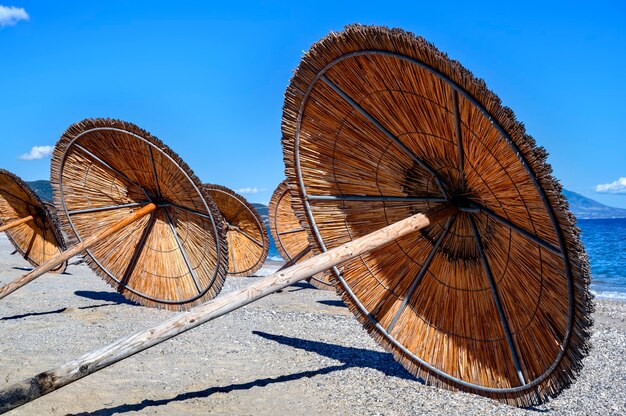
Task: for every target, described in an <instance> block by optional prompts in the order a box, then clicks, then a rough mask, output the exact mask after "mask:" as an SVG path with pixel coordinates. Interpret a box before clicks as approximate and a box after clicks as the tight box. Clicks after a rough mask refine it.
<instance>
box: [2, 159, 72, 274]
mask: <svg viewBox="0 0 626 416" xmlns="http://www.w3.org/2000/svg"><path fill="white" fill-rule="evenodd" d="M0 226H1V227H0V230H2V231H4V232H5V233H6V236H7V238H8V239H9V241H10V242H11V243H12V244H13V246H14V247H15V249H16V250H17V251H18V252H19V253H20V254H21V255H22V256H23V257H24V258H25V259H26V260H27V261H28V262H29V263H30V264H32V265H33V266H35V267H37V266H39V265H40V264H41V263H44V262H45V261H46V260H48V259H50V258H52V257H54V256H56V255H58V254H59V253H61V252H62V251H63V250H65V242H64V240H63V236H62V234H61V231H60V230H59V228H58V226H57V219H56V215H55V214H53V213H52V212H51V210H50V209H49V207H48V205H47V204H46V203H44V202H43V201H42V200H41V199H40V198H39V196H38V195H37V194H36V193H35V192H33V190H32V189H30V187H29V186H28V185H27V184H26V183H24V181H22V180H21V179H20V178H19V177H18V176H16V175H14V174H12V173H11V172H8V171H6V170H4V169H0ZM66 266H67V262H62V263H61V264H59V265H58V266H56V267H55V268H53V269H51V270H50V271H51V272H53V273H63V272H64V271H65V268H66Z"/></svg>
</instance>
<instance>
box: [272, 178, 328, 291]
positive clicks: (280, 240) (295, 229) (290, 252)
mask: <svg viewBox="0 0 626 416" xmlns="http://www.w3.org/2000/svg"><path fill="white" fill-rule="evenodd" d="M291 203H292V201H291V193H290V192H289V186H288V185H287V181H286V180H285V181H282V182H281V183H280V184H279V185H278V187H276V189H275V190H274V193H273V194H272V198H271V199H270V204H269V220H270V232H271V233H272V237H274V241H275V242H276V249H277V250H278V252H279V253H280V255H281V257H282V258H283V259H285V260H287V261H293V262H294V263H297V262H299V261H303V260H306V259H308V258H311V257H312V256H313V250H312V249H311V245H310V244H309V239H308V237H307V231H306V230H305V229H304V228H303V227H302V226H301V225H300V221H299V220H298V217H296V214H295V212H294V211H293V208H292V207H291ZM308 282H309V283H310V284H312V285H313V286H315V287H316V288H318V289H323V290H334V286H333V284H332V282H331V272H326V273H318V274H316V275H315V276H312V277H311V278H310V279H309V280H308Z"/></svg>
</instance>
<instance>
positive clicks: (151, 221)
mask: <svg viewBox="0 0 626 416" xmlns="http://www.w3.org/2000/svg"><path fill="white" fill-rule="evenodd" d="M155 222H156V216H155V215H154V213H153V212H152V213H150V216H149V218H148V224H147V225H146V228H144V230H143V231H142V233H141V238H140V240H139V243H138V244H137V246H136V247H135V251H134V252H133V257H132V258H131V259H130V263H128V267H127V268H126V271H125V272H124V277H122V280H121V282H120V283H121V284H122V285H123V286H126V284H128V280H129V279H130V276H131V275H132V274H133V271H135V266H136V265H137V261H138V260H139V256H140V255H141V252H142V251H143V248H144V246H145V245H146V240H147V239H148V236H149V235H150V233H151V232H152V228H153V227H154V223H155Z"/></svg>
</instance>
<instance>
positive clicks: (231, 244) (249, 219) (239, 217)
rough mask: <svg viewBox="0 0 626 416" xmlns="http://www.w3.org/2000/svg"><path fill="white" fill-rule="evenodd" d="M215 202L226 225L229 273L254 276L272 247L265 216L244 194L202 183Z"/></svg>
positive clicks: (231, 274)
mask: <svg viewBox="0 0 626 416" xmlns="http://www.w3.org/2000/svg"><path fill="white" fill-rule="evenodd" d="M202 186H203V188H204V190H206V191H207V192H208V193H209V195H211V197H212V198H213V201H215V204H216V205H217V208H218V209H219V210H220V212H221V214H222V218H223V223H224V226H225V227H226V241H227V243H228V275H230V276H251V275H253V274H254V273H255V272H256V271H257V270H259V269H260V268H261V266H262V265H263V263H264V262H265V259H266V258H267V252H268V250H269V238H268V236H267V228H266V227H265V223H264V222H263V218H261V216H260V215H259V213H258V212H257V210H256V209H254V207H253V206H252V205H251V204H250V203H249V202H248V201H247V200H246V199H245V198H244V197H242V196H241V195H239V194H237V193H236V192H235V191H233V190H232V189H229V188H227V187H225V186H221V185H214V184H204V185H202Z"/></svg>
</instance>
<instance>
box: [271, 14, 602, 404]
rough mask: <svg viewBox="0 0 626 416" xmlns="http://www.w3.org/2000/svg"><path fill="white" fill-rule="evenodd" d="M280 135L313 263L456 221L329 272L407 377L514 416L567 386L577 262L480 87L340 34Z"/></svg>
mask: <svg viewBox="0 0 626 416" xmlns="http://www.w3.org/2000/svg"><path fill="white" fill-rule="evenodd" d="M282 131H283V151H284V160H285V165H286V168H285V172H286V176H287V180H288V182H289V186H290V189H291V191H292V195H293V196H294V198H296V197H297V198H298V199H300V201H301V203H300V204H294V209H296V215H297V216H298V218H299V220H300V223H301V225H302V226H303V227H304V228H305V229H307V231H309V235H310V240H311V244H314V245H315V248H316V250H326V249H330V248H332V247H336V246H338V245H340V244H342V243H345V242H347V241H350V240H352V239H354V238H357V237H360V236H363V235H365V234H368V233H370V232H371V231H373V230H376V229H380V228H382V227H384V226H386V225H388V224H390V223H393V222H396V221H398V220H400V219H403V218H406V217H408V216H410V215H412V214H415V213H418V212H426V213H427V212H428V211H429V210H430V209H433V208H436V207H439V206H442V205H446V204H452V205H455V206H457V207H458V209H459V212H458V214H457V215H455V216H453V217H450V218H448V219H447V220H445V221H442V222H439V223H435V224H431V226H429V227H428V228H427V229H425V230H424V231H421V232H419V233H415V234H412V235H409V236H407V237H405V238H402V239H399V240H397V241H396V242H395V243H393V244H390V245H387V246H386V247H384V248H382V249H379V250H375V251H374V252H372V253H370V254H368V255H363V256H361V257H360V258H357V259H355V260H353V261H350V262H348V263H346V264H344V265H343V266H342V267H341V270H340V271H341V274H340V275H339V281H340V283H341V287H340V289H341V291H342V293H343V299H344V301H345V302H347V303H348V304H349V306H350V309H351V310H352V311H353V312H354V313H355V314H356V315H357V317H358V318H359V319H360V321H361V322H362V323H363V325H364V326H365V328H367V330H368V331H369V332H370V333H371V334H372V335H373V337H374V338H375V339H376V340H378V341H379V342H380V343H381V344H382V345H383V346H385V347H386V348H387V349H388V350H389V351H391V352H392V353H393V355H394V356H395V358H396V359H397V360H398V361H400V362H401V363H402V364H403V365H404V366H405V367H406V368H407V369H408V370H409V371H411V372H412V373H413V374H415V375H417V376H419V377H422V378H423V379H424V380H425V381H426V382H427V383H428V384H433V385H437V386H442V387H446V388H451V389H458V390H463V391H468V392H473V393H477V394H481V395H485V396H488V397H492V398H494V399H497V400H501V401H503V402H506V403H510V404H514V405H520V406H527V405H532V404H536V403H540V402H543V401H545V400H546V399H547V398H549V397H553V396H555V395H557V394H558V393H559V392H560V391H561V390H562V389H564V388H565V387H567V386H568V385H570V383H571V382H572V380H573V379H574V377H575V376H576V374H577V373H578V372H579V371H580V369H581V366H582V358H583V357H585V356H586V355H587V353H588V349H589V336H590V327H591V325H592V320H591V316H590V315H591V311H592V308H593V307H592V303H591V296H590V294H589V291H588V285H589V268H588V262H587V257H586V254H585V252H584V249H583V247H582V245H581V243H580V240H579V231H578V229H577V228H576V227H575V220H574V218H573V216H572V215H571V214H570V213H569V211H568V209H567V204H566V201H565V199H564V197H563V195H562V194H561V186H560V185H559V183H558V182H557V181H556V180H555V179H554V178H553V177H552V175H551V169H550V166H549V165H548V164H547V163H546V152H545V151H544V150H543V149H542V148H540V147H538V146H537V145H536V144H535V141H534V140H533V139H532V138H531V137H530V136H528V135H527V134H526V132H525V130H524V126H523V125H522V124H521V123H520V122H518V121H517V120H516V119H515V117H514V115H513V112H512V111H511V110H510V109H508V108H506V107H504V106H503V105H502V104H501V102H500V100H499V99H498V97H497V96H496V95H495V94H494V93H493V92H491V91H490V90H489V89H487V87H486V85H485V83H484V82H483V81H482V80H479V79H476V78H475V77H474V76H473V75H472V74H471V73H470V72H469V71H468V70H466V69H465V68H463V67H462V66H461V65H460V64H459V63H458V62H456V61H453V60H450V59H449V58H448V57H447V56H446V55H445V54H443V53H442V52H440V51H438V50H437V49H436V48H435V47H434V46H433V45H432V44H430V43H428V42H427V41H426V40H424V39H423V38H420V37H416V36H415V35H413V34H411V33H407V32H404V31H402V30H399V29H387V28H384V27H369V26H360V25H354V26H348V27H346V28H345V30H344V31H342V32H339V33H331V34H329V35H328V36H326V37H325V38H324V39H322V40H321V41H319V42H317V43H316V44H314V45H313V46H312V47H311V49H310V50H309V51H308V52H306V54H305V55H304V57H303V58H302V61H301V63H300V65H299V66H298V68H297V69H296V71H295V74H294V76H293V78H292V80H291V83H290V85H289V87H288V89H287V91H286V94H285V105H284V112H283V124H282ZM297 207H301V208H299V209H298V208H297Z"/></svg>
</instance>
